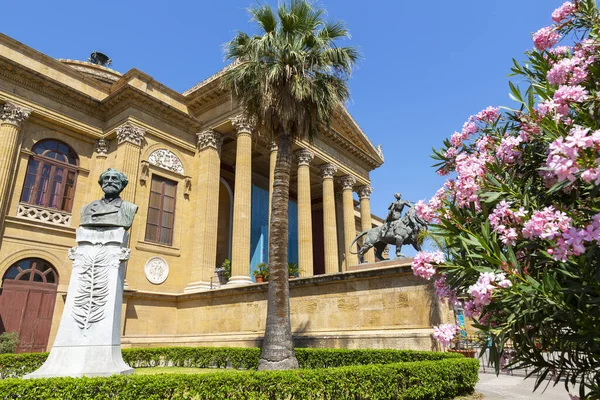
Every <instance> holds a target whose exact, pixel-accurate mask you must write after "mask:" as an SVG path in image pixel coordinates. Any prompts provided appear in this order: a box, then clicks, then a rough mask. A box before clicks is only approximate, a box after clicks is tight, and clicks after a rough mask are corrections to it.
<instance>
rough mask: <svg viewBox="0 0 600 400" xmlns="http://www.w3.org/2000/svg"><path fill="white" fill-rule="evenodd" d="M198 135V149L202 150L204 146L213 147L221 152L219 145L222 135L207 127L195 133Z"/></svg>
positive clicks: (221, 143)
mask: <svg viewBox="0 0 600 400" xmlns="http://www.w3.org/2000/svg"><path fill="white" fill-rule="evenodd" d="M196 136H198V150H201V151H202V150H204V149H206V148H209V147H211V148H213V149H215V150H217V151H218V152H219V153H221V146H222V145H223V135H221V134H220V133H219V132H217V131H214V130H212V129H208V130H206V131H203V132H199V133H197V134H196Z"/></svg>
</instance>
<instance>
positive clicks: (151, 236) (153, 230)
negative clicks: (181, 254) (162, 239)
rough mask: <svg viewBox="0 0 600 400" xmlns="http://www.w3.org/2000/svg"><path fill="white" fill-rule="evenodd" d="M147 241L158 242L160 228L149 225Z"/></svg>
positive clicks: (147, 226)
mask: <svg viewBox="0 0 600 400" xmlns="http://www.w3.org/2000/svg"><path fill="white" fill-rule="evenodd" d="M146 240H147V241H149V242H156V241H158V226H157V225H152V224H147V225H146Z"/></svg>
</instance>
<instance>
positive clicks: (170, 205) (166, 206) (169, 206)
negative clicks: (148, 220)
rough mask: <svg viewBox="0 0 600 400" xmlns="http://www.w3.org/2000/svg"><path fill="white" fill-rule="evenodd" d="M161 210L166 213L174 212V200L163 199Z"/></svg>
mask: <svg viewBox="0 0 600 400" xmlns="http://www.w3.org/2000/svg"><path fill="white" fill-rule="evenodd" d="M163 210H164V211H166V212H171V213H172V212H174V211H175V199H173V198H170V197H164V198H163Z"/></svg>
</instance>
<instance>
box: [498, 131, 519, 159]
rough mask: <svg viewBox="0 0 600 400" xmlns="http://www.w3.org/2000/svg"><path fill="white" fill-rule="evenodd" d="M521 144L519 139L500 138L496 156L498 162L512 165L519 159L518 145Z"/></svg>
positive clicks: (510, 137)
mask: <svg viewBox="0 0 600 400" xmlns="http://www.w3.org/2000/svg"><path fill="white" fill-rule="evenodd" d="M521 142H523V140H522V139H521V138H520V137H514V136H506V137H504V138H502V141H501V142H500V145H499V146H498V149H497V150H496V156H497V157H498V159H499V160H500V161H503V162H505V163H506V164H513V163H515V162H517V161H519V160H520V159H521V151H520V150H519V145H520V144H521Z"/></svg>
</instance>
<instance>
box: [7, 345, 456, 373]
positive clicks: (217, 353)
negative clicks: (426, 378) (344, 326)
mask: <svg viewBox="0 0 600 400" xmlns="http://www.w3.org/2000/svg"><path fill="white" fill-rule="evenodd" d="M259 355H260V349H258V348H235V347H152V348H143V349H123V359H124V360H125V362H126V363H127V364H129V365H131V366H132V367H134V368H140V367H142V368H143V367H153V366H174V367H196V368H234V369H256V368H257V366H258V358H259ZM47 356H48V353H25V354H0V378H11V377H19V376H23V375H25V374H28V373H29V372H33V371H35V370H36V369H38V368H39V367H40V366H41V365H42V364H43V363H44V361H45V360H46V357H47ZM296 357H297V358H298V362H299V364H300V367H301V368H332V367H342V366H350V365H367V364H390V363H397V362H406V361H436V360H442V359H447V358H457V357H458V358H462V355H460V354H455V353H439V352H430V351H412V350H367V349H361V350H347V349H306V348H302V349H296Z"/></svg>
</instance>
